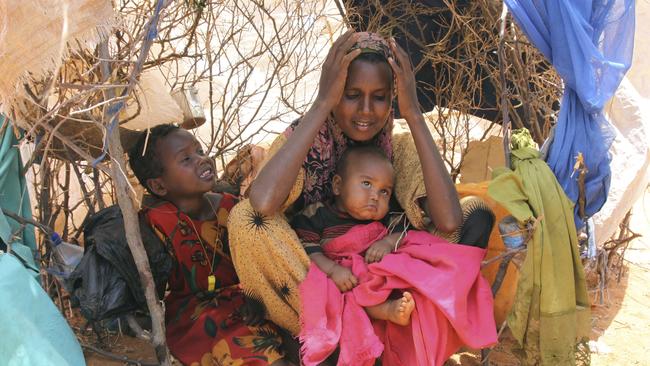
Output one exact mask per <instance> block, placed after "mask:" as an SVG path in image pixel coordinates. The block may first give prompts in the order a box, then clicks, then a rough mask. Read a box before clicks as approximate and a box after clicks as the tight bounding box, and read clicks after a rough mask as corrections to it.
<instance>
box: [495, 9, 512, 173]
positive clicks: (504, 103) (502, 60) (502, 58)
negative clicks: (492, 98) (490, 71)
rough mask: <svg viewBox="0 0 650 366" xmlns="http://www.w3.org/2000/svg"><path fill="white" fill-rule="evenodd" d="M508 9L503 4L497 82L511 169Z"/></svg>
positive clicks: (505, 146) (505, 151)
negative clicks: (507, 70) (506, 37)
mask: <svg viewBox="0 0 650 366" xmlns="http://www.w3.org/2000/svg"><path fill="white" fill-rule="evenodd" d="M507 17H508V7H507V6H506V3H505V2H504V3H503V8H502V10H501V18H500V24H499V50H498V57H499V81H500V82H501V114H502V116H503V120H502V124H501V127H502V128H503V152H504V154H505V162H506V167H508V168H512V166H511V163H510V116H509V114H508V85H507V83H506V55H505V43H506V39H505V33H506V20H507Z"/></svg>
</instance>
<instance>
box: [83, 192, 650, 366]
mask: <svg viewBox="0 0 650 366" xmlns="http://www.w3.org/2000/svg"><path fill="white" fill-rule="evenodd" d="M630 228H631V230H632V231H633V232H635V233H639V234H641V235H642V237H640V238H638V239H635V240H634V241H632V242H631V243H630V245H629V247H628V249H627V251H626V253H625V260H624V265H623V270H622V271H621V272H620V278H619V276H618V271H612V272H610V274H609V283H608V286H607V288H606V291H605V292H604V296H603V297H602V303H601V298H600V294H599V292H598V291H596V290H595V289H594V290H593V291H592V299H593V300H592V331H591V342H590V348H591V364H592V365H593V366H604V365H607V366H610V365H650V352H648V351H646V349H647V347H649V346H650V311H649V310H648V304H650V285H649V284H650V188H649V189H646V192H645V195H644V196H643V197H641V199H640V200H639V201H638V202H637V203H636V205H635V207H634V209H633V211H632V218H631V223H630ZM82 338H86V340H87V341H89V342H90V341H91V338H92V337H82ZM502 338H504V339H503V341H502V342H501V343H500V344H499V345H498V346H497V347H496V348H495V349H494V350H493V351H492V353H491V354H490V360H489V364H490V365H499V366H501V365H503V366H515V365H519V364H520V363H519V362H518V361H517V359H516V358H515V357H514V356H513V354H512V352H511V348H512V346H513V340H512V339H511V338H510V337H508V334H507V332H506V333H504V335H503V337H502ZM107 343H108V345H109V347H108V348H109V349H110V351H111V352H113V353H116V354H120V355H123V356H126V357H128V358H129V359H131V360H139V361H141V362H147V363H155V357H154V353H153V350H152V348H151V346H150V345H149V344H148V343H147V342H145V341H142V340H140V339H136V338H133V337H128V336H116V335H114V336H110V337H108V341H107ZM84 351H85V354H86V362H87V363H88V365H89V366H100V365H101V366H103V365H107V366H117V365H125V364H127V363H125V362H123V361H115V360H110V359H107V358H105V357H103V356H100V355H98V354H97V353H95V352H92V351H89V350H86V349H84ZM479 360H480V357H479V355H478V353H477V352H461V353H458V354H456V355H454V356H453V357H452V359H450V360H449V361H447V362H446V363H445V366H457V365H462V366H473V365H480V362H479Z"/></svg>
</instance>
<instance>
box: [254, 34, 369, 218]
mask: <svg viewBox="0 0 650 366" xmlns="http://www.w3.org/2000/svg"><path fill="white" fill-rule="evenodd" d="M357 38H358V37H357V35H356V33H354V32H351V31H349V32H347V33H345V34H344V35H342V36H341V37H339V38H338V39H337V40H336V42H334V45H333V46H332V48H331V49H330V51H329V53H328V55H327V58H326V59H325V63H324V64H323V71H322V72H321V77H320V83H319V89H318V96H317V98H316V101H315V102H314V104H312V106H311V108H310V109H309V111H308V112H307V113H306V114H305V115H304V116H303V117H302V120H301V121H300V123H299V124H298V126H297V127H296V129H295V130H294V131H293V133H292V134H291V136H289V138H288V139H287V141H286V143H285V144H284V145H283V146H282V147H281V148H280V149H279V150H278V152H277V153H276V154H275V155H274V156H273V157H272V158H271V159H270V160H269V161H268V162H267V163H266V165H265V166H264V167H263V168H262V170H261V171H260V173H259V174H258V176H257V178H255V180H254V181H253V183H252V184H251V187H250V194H249V197H250V202H251V206H253V208H254V209H255V210H256V211H258V212H259V213H261V214H263V215H272V214H275V213H276V212H277V211H278V210H279V209H280V207H281V206H282V204H283V203H284V201H285V200H286V199H287V196H288V195H289V192H290V191H291V187H292V186H293V183H294V182H295V181H296V177H297V176H298V172H299V171H300V167H301V166H302V162H303V161H304V160H305V157H306V156H307V153H308V152H309V149H310V148H311V146H312V144H313V143H314V138H315V137H316V135H317V134H318V131H319V130H320V128H321V127H322V125H323V123H324V122H325V121H326V119H327V116H328V115H329V113H330V112H331V110H332V109H333V108H334V107H335V106H336V104H337V103H338V102H339V101H340V99H341V96H342V95H343V90H344V88H345V82H346V79H347V72H348V71H347V70H348V66H349V65H350V62H352V60H354V58H355V57H357V56H358V55H359V53H360V52H361V50H359V49H357V50H354V51H352V52H350V53H347V50H349V49H350V48H351V47H352V45H354V43H355V42H356V41H357Z"/></svg>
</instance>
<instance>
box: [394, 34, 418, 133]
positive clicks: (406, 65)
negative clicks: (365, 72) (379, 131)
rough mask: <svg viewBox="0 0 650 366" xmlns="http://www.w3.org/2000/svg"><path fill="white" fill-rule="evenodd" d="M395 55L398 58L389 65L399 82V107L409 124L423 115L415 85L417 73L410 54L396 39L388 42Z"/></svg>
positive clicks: (397, 86)
mask: <svg viewBox="0 0 650 366" xmlns="http://www.w3.org/2000/svg"><path fill="white" fill-rule="evenodd" d="M388 44H389V46H390V49H391V51H393V55H395V57H396V58H397V60H395V59H394V58H392V57H389V58H388V63H389V64H390V67H391V68H392V69H393V74H394V75H395V80H396V82H397V85H396V88H397V105H398V106H399V111H400V114H401V115H402V117H404V118H405V119H406V121H407V122H409V121H410V120H412V119H413V117H415V116H417V115H419V114H421V112H420V106H419V103H418V94H417V90H416V88H415V87H416V83H415V73H414V72H413V66H412V65H411V60H410V59H409V56H408V54H407V53H406V52H405V51H404V50H403V49H402V48H401V47H400V46H399V45H398V44H397V42H395V39H394V38H391V39H389V40H388Z"/></svg>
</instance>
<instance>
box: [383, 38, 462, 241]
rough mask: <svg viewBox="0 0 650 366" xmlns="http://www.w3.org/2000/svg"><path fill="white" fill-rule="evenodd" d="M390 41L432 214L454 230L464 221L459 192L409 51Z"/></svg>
mask: <svg viewBox="0 0 650 366" xmlns="http://www.w3.org/2000/svg"><path fill="white" fill-rule="evenodd" d="M389 43H390V46H391V49H392V50H393V54H394V55H396V57H397V60H398V61H397V62H399V64H398V63H397V62H395V60H394V59H392V58H390V59H389V60H388V62H389V64H390V65H391V67H392V68H393V72H394V73H395V77H396V80H397V95H398V105H399V110H400V112H401V113H402V116H404V119H406V122H407V123H408V125H409V128H410V130H411V135H412V136H413V141H414V142H415V148H416V150H417V153H418V158H419V160H420V164H421V165H422V174H423V176H424V187H425V189H426V192H427V208H428V213H429V218H430V219H431V221H432V222H433V224H434V225H435V227H436V228H437V229H438V230H440V231H443V232H452V231H454V230H456V229H457V228H458V227H459V226H460V225H461V223H462V212H461V209H460V203H459V201H458V194H457V193H456V188H455V187H454V183H453V182H452V181H451V177H450V176H449V174H448V173H447V169H445V165H444V162H443V161H442V157H441V156H440V152H439V151H438V148H437V147H436V145H435V143H434V142H433V138H432V137H431V132H429V128H428V127H427V125H426V122H425V121H424V117H423V116H422V113H421V112H420V108H419V106H418V101H417V92H416V89H415V75H414V73H413V68H412V66H411V62H410V60H409V58H408V55H407V54H406V53H405V52H404V51H403V50H402V49H401V48H400V47H399V46H398V45H397V43H395V40H394V39H392V40H390V42H389Z"/></svg>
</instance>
